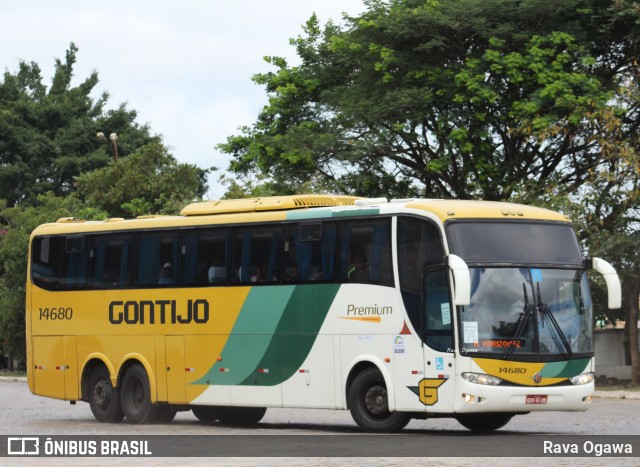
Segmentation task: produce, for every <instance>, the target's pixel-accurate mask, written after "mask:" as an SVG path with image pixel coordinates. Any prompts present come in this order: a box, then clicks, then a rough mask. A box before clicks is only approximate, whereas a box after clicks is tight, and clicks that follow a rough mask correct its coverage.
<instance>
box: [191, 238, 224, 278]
mask: <svg viewBox="0 0 640 467" xmlns="http://www.w3.org/2000/svg"><path fill="white" fill-rule="evenodd" d="M228 232H229V231H228V230H227V229H206V230H205V229H202V230H193V231H187V232H186V233H185V235H184V239H183V242H184V243H183V245H182V254H183V258H184V261H183V277H182V283H183V284H185V285H203V284H213V285H223V284H226V283H227V277H228V275H227V258H228V256H229V254H228V248H229V247H228V238H229V233H228Z"/></svg>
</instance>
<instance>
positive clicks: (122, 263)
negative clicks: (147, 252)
mask: <svg viewBox="0 0 640 467" xmlns="http://www.w3.org/2000/svg"><path fill="white" fill-rule="evenodd" d="M130 284H131V235H122V234H120V235H96V236H93V237H89V286H90V287H91V288H96V289H106V288H111V287H125V286H128V285H130Z"/></svg>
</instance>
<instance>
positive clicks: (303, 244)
mask: <svg viewBox="0 0 640 467" xmlns="http://www.w3.org/2000/svg"><path fill="white" fill-rule="evenodd" d="M336 233H337V226H336V224H335V222H325V223H322V224H320V223H301V224H291V225H288V226H287V228H286V235H285V242H284V275H283V282H307V281H332V280H333V279H334V277H335V270H336V268H335V262H336V240H337V235H336Z"/></svg>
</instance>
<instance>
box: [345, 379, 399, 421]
mask: <svg viewBox="0 0 640 467" xmlns="http://www.w3.org/2000/svg"><path fill="white" fill-rule="evenodd" d="M348 402H349V410H350V411H351V416H352V417H353V419H354V420H355V422H356V423H357V424H358V426H359V427H360V428H362V429H363V430H365V431H369V432H373V433H393V432H396V431H400V430H402V429H403V428H404V427H405V426H407V423H409V421H410V420H411V417H410V414H408V413H403V412H389V398H388V394H387V387H386V385H385V383H384V378H383V377H382V375H381V374H380V372H379V371H378V369H377V368H367V369H366V370H364V371H363V372H361V373H360V374H358V376H356V378H355V379H354V380H353V383H352V384H351V388H350V389H349V396H348Z"/></svg>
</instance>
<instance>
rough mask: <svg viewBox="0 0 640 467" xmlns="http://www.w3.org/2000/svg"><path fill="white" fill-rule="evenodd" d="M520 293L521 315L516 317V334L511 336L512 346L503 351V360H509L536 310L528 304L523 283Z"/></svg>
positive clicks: (525, 287) (525, 286)
mask: <svg viewBox="0 0 640 467" xmlns="http://www.w3.org/2000/svg"><path fill="white" fill-rule="evenodd" d="M522 291H523V293H524V309H523V310H522V313H520V316H518V321H517V322H516V324H517V326H516V332H515V334H514V336H513V345H510V346H509V348H507V350H505V352H504V355H503V357H504V358H505V359H508V358H511V355H512V354H513V351H514V350H515V348H516V342H517V341H518V339H520V337H522V334H524V330H525V328H526V326H527V323H528V322H529V320H530V318H531V316H533V312H534V310H535V308H536V307H535V306H534V305H531V304H530V303H529V295H528V294H527V285H526V284H525V283H524V282H523V283H522Z"/></svg>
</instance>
